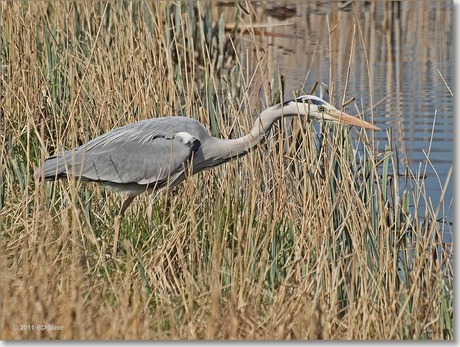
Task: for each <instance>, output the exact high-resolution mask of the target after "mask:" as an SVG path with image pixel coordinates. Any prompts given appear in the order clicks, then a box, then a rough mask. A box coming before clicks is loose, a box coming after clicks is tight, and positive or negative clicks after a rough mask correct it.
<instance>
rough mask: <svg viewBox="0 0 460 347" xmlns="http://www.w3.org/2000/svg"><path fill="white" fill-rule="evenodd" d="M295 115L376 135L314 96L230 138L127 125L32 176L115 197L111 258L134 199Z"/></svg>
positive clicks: (225, 156) (185, 124)
mask: <svg viewBox="0 0 460 347" xmlns="http://www.w3.org/2000/svg"><path fill="white" fill-rule="evenodd" d="M297 115H299V116H304V117H307V118H315V119H317V120H321V121H328V122H335V123H342V124H350V125H356V126H361V127H364V128H370V129H374V130H379V128H377V127H376V126H374V125H372V124H370V123H368V122H366V121H363V120H361V119H359V118H356V117H353V116H350V115H348V114H346V113H343V112H341V111H339V110H337V109H336V108H335V107H334V106H332V105H331V104H329V103H327V102H326V101H324V100H322V99H320V98H318V97H316V96H312V95H304V96H301V97H299V98H297V99H296V100H290V101H286V102H283V103H281V104H277V105H274V106H272V107H269V108H267V109H266V110H265V111H263V112H262V113H261V114H260V116H259V117H258V118H257V119H256V120H255V122H254V125H253V127H252V129H251V131H250V132H249V133H248V134H247V135H245V136H242V137H239V138H236V139H228V140H224V139H219V138H215V137H212V136H211V135H210V134H209V132H208V130H207V129H206V128H205V127H204V126H203V125H202V124H201V123H199V122H198V121H196V120H193V119H191V118H185V117H163V118H154V119H148V120H144V121H140V122H137V123H133V124H129V125H126V126H123V127H121V128H117V129H114V130H112V131H109V132H108V133H105V134H103V135H101V136H99V137H96V138H95V139H93V140H91V141H90V142H88V143H87V144H84V145H82V146H80V147H78V148H75V149H72V150H69V151H65V152H59V153H57V154H55V156H53V157H50V158H48V159H47V160H46V161H45V163H44V164H43V166H42V167H39V168H38V169H37V170H36V177H37V178H41V177H43V178H44V179H45V180H56V179H60V178H68V177H73V178H77V179H80V180H82V181H91V182H98V183H102V184H104V185H105V186H106V187H107V188H109V189H112V190H115V191H117V192H118V193H120V194H121V195H122V196H123V197H124V202H123V203H122V206H121V209H120V213H119V215H118V216H117V219H116V220H115V240H114V248H113V254H114V255H115V253H116V249H117V240H118V232H119V228H120V218H121V216H122V215H123V213H124V212H125V210H126V209H127V208H128V206H129V205H130V204H131V202H132V201H133V199H134V197H135V196H136V195H138V194H140V193H142V192H144V191H154V190H157V189H160V188H163V187H165V186H167V185H168V186H174V185H176V184H178V183H180V182H182V181H183V180H184V179H185V178H186V177H187V175H188V174H189V173H190V174H195V173H197V172H200V171H202V170H204V169H206V168H211V167H214V166H217V165H220V164H222V163H225V162H227V161H229V160H232V159H235V158H238V157H241V156H243V155H246V154H247V153H248V152H249V151H250V150H251V149H252V148H254V147H255V146H257V145H258V144H259V143H260V141H262V140H263V138H264V137H265V136H266V134H268V132H269V131H270V129H271V127H272V125H273V123H274V122H275V121H277V120H278V119H280V118H281V117H291V116H297Z"/></svg>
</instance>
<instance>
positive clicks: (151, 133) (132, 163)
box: [39, 117, 209, 186]
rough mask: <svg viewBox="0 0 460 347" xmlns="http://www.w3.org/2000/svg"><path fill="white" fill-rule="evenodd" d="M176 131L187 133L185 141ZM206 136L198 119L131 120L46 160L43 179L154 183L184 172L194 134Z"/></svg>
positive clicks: (196, 143)
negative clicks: (189, 138) (129, 122)
mask: <svg viewBox="0 0 460 347" xmlns="http://www.w3.org/2000/svg"><path fill="white" fill-rule="evenodd" d="M178 132H181V133H184V132H186V133H188V134H190V135H192V136H193V137H192V138H191V140H190V141H188V142H185V141H184V139H183V138H182V137H180V136H176V134H177V133H178ZM200 136H201V137H205V136H209V134H208V133H207V130H206V129H205V128H204V127H203V126H202V125H201V124H200V123H198V122H196V121H194V120H192V119H189V118H184V117H166V118H157V119H151V120H147V121H142V122H138V123H133V124H130V125H127V126H125V127H122V128H117V129H114V130H112V131H110V132H108V133H106V134H103V135H101V136H99V137H97V138H95V139H94V140H92V141H90V142H88V143H87V144H86V145H83V146H80V147H78V148H76V149H74V150H70V151H66V152H63V153H58V154H57V155H56V156H54V157H51V158H49V159H47V160H46V161H45V163H44V165H43V167H42V168H40V169H39V170H40V173H41V170H43V171H44V177H45V179H47V180H54V179H56V178H66V177H67V176H68V175H69V176H73V177H77V178H80V179H82V180H86V181H102V182H112V183H137V184H142V185H146V184H158V185H160V186H162V185H164V184H166V183H167V182H168V181H169V182H170V183H174V181H175V180H177V179H179V178H181V177H183V176H184V172H185V170H187V163H188V161H189V160H190V158H191V156H192V153H193V152H195V151H197V150H198V149H199V145H200V140H199V137H200Z"/></svg>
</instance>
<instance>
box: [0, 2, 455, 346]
mask: <svg viewBox="0 0 460 347" xmlns="http://www.w3.org/2000/svg"><path fill="white" fill-rule="evenodd" d="M213 6H214V5H213V3H210V2H156V1H153V2H98V3H97V4H96V3H92V2H64V1H63V2H54V1H53V2H28V3H26V2H7V3H5V4H3V5H2V10H1V11H2V12H1V29H2V30H1V40H2V41H1V66H2V75H1V79H0V86H1V88H0V89H1V114H2V118H1V122H2V123H1V124H2V132H1V138H0V141H1V142H0V143H1V152H2V156H1V171H0V183H1V185H0V209H1V210H0V225H1V256H0V259H1V267H2V276H1V280H0V291H1V298H2V299H1V306H0V308H1V309H0V312H1V316H0V329H1V337H2V339H452V338H453V294H452V290H453V289H452V288H453V287H452V280H453V278H452V276H453V271H452V265H451V258H452V249H451V247H449V245H446V244H444V243H443V241H442V238H441V237H439V235H440V227H439V224H438V223H437V222H436V220H437V217H438V216H437V212H438V211H437V210H436V205H435V206H434V207H431V206H432V204H426V206H427V207H426V210H425V213H424V215H423V216H420V215H417V214H415V215H414V211H417V206H415V208H414V207H410V204H411V203H412V202H414V203H415V204H417V203H418V202H420V201H422V200H423V199H427V197H426V196H425V195H424V185H423V178H422V177H420V176H418V175H417V174H416V173H413V172H411V171H410V169H409V168H405V170H406V172H407V177H406V180H407V181H408V182H410V183H411V185H412V189H411V190H402V189H400V187H399V186H398V184H399V183H398V182H400V177H399V176H398V172H399V170H397V168H396V167H395V166H396V165H397V164H396V163H398V162H399V161H398V160H397V158H396V156H397V151H395V149H394V148H393V142H392V139H391V133H388V134H389V139H388V147H387V150H386V151H385V153H374V149H373V143H372V141H371V139H369V138H368V137H367V135H366V134H365V133H364V132H361V131H360V132H358V133H357V134H356V130H354V129H349V128H342V127H330V126H329V125H326V124H321V125H320V128H318V127H314V126H313V125H312V124H310V123H305V122H304V121H302V120H301V119H294V120H292V122H290V123H289V124H287V122H285V121H283V122H281V123H280V124H279V125H277V126H276V127H275V129H273V133H272V134H273V135H272V137H271V138H270V140H269V141H267V143H265V144H263V145H261V146H260V147H259V148H258V149H257V150H255V151H254V152H252V153H251V154H249V155H248V156H246V157H244V158H242V159H241V160H239V161H235V162H231V163H228V164H225V165H224V166H221V167H218V168H215V169H214V170H212V171H206V172H203V173H201V174H199V175H197V176H194V177H191V178H189V179H188V180H187V181H186V182H185V183H184V184H182V185H181V186H180V187H178V188H177V189H175V190H174V191H170V192H167V191H163V192H160V193H158V194H157V195H155V196H146V195H145V196H140V197H138V198H137V199H136V202H135V203H134V204H133V205H132V206H131V207H130V209H129V211H128V213H127V215H126V217H125V218H124V220H123V222H122V232H121V239H122V248H123V251H122V252H120V254H119V255H118V256H117V257H116V258H111V257H110V256H109V254H110V249H111V247H110V246H111V244H112V242H113V218H114V215H115V213H116V212H117V211H118V206H119V205H118V204H119V201H118V200H117V199H116V197H115V196H113V195H112V194H111V193H109V192H106V191H105V190H104V189H103V188H101V187H99V186H97V185H92V184H87V185H81V184H79V183H75V182H66V181H60V182H56V183H53V184H43V183H39V182H36V181H34V180H33V175H32V173H33V168H34V167H35V166H36V165H37V164H38V163H40V162H41V161H42V160H43V159H44V158H45V157H46V156H48V155H50V154H52V153H54V152H55V151H59V150H61V149H68V148H71V147H74V146H76V145H79V144H82V143H84V142H86V141H88V140H90V139H91V138H93V137H95V136H97V135H99V134H101V133H103V132H106V131H108V130H110V129H112V128H113V127H116V126H121V125H124V124H127V123H130V122H134V121H137V120H140V119H146V118H152V117H159V116H166V115H186V116H188V117H192V118H195V119H198V120H200V121H201V122H203V123H204V124H206V125H207V126H208V127H209V129H210V131H211V133H212V134H213V135H214V136H220V137H223V138H229V137H235V136H239V135H241V134H242V133H243V132H244V131H247V130H248V129H249V128H250V125H251V122H252V120H253V118H254V115H255V114H256V113H258V112H260V111H261V110H262V109H263V107H265V106H268V105H269V104H271V103H272V102H275V101H276V99H277V98H280V97H282V95H283V91H282V90H281V86H282V85H283V83H282V80H281V78H280V77H278V76H271V75H269V74H268V72H267V71H268V68H267V64H268V58H267V56H266V53H265V51H264V50H263V49H260V48H261V42H260V40H259V39H258V38H256V37H255V36H254V31H251V30H250V28H249V29H248V28H245V31H246V33H249V34H247V35H246V36H245V39H246V40H248V39H249V40H251V41H252V44H253V46H254V51H253V54H255V55H256V56H257V59H256V61H257V62H258V63H257V65H256V66H249V67H248V66H245V65H244V64H243V63H242V55H241V54H240V53H239V51H238V40H239V39H240V38H241V35H242V34H241V31H240V30H239V28H238V26H239V20H240V18H245V16H247V14H246V12H248V13H249V14H252V11H253V10H252V6H251V4H250V3H247V4H244V6H243V5H240V7H237V8H236V9H235V17H234V20H235V24H234V25H232V26H231V31H230V32H229V30H226V27H225V20H224V19H225V18H224V17H223V16H220V17H216V16H215V15H213V13H214V7H213ZM243 9H244V10H243ZM232 15H233V14H232ZM226 20H228V18H226ZM227 29H228V28H227ZM371 106H372V105H371ZM349 107H350V106H349ZM408 186H410V185H408ZM37 325H46V326H47V325H56V326H62V330H50V329H48V328H47V329H46V330H40V331H37V330H36V326H37ZM32 329H33V330H32Z"/></svg>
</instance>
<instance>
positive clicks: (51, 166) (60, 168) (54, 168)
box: [34, 151, 75, 181]
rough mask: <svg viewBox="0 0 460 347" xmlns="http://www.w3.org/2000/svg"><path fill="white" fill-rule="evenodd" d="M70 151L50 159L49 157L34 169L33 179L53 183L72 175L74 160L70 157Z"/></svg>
mask: <svg viewBox="0 0 460 347" xmlns="http://www.w3.org/2000/svg"><path fill="white" fill-rule="evenodd" d="M73 154H74V153H72V151H68V152H64V153H61V154H58V155H55V156H52V157H49V158H48V159H46V160H45V162H44V163H43V164H42V165H41V166H38V167H36V168H35V170H34V178H35V179H39V180H41V179H43V180H45V181H55V180H57V179H61V178H67V177H68V176H69V175H70V176H73V175H72V170H71V167H72V163H75V158H74V157H72V155H73Z"/></svg>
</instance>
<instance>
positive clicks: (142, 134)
mask: <svg viewBox="0 0 460 347" xmlns="http://www.w3.org/2000/svg"><path fill="white" fill-rule="evenodd" d="M177 133H187V134H190V136H193V137H195V138H196V139H199V140H201V139H203V138H205V137H208V136H210V135H209V132H208V130H207V129H206V128H205V127H204V126H203V125H202V124H201V123H200V122H198V121H197V120H194V119H192V118H187V117H180V116H171V117H160V118H150V119H145V120H141V121H138V122H135V123H131V124H128V125H125V126H122V127H119V128H115V129H113V130H111V131H109V132H107V133H105V134H103V135H101V136H99V137H97V138H95V139H93V140H92V141H90V142H89V143H88V144H87V145H86V146H85V148H86V150H88V149H91V148H97V147H100V146H103V147H107V146H108V145H117V144H119V143H126V142H136V143H139V144H143V143H144V144H145V143H149V142H150V141H152V139H155V138H158V137H163V138H172V137H174V135H175V134H177Z"/></svg>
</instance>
